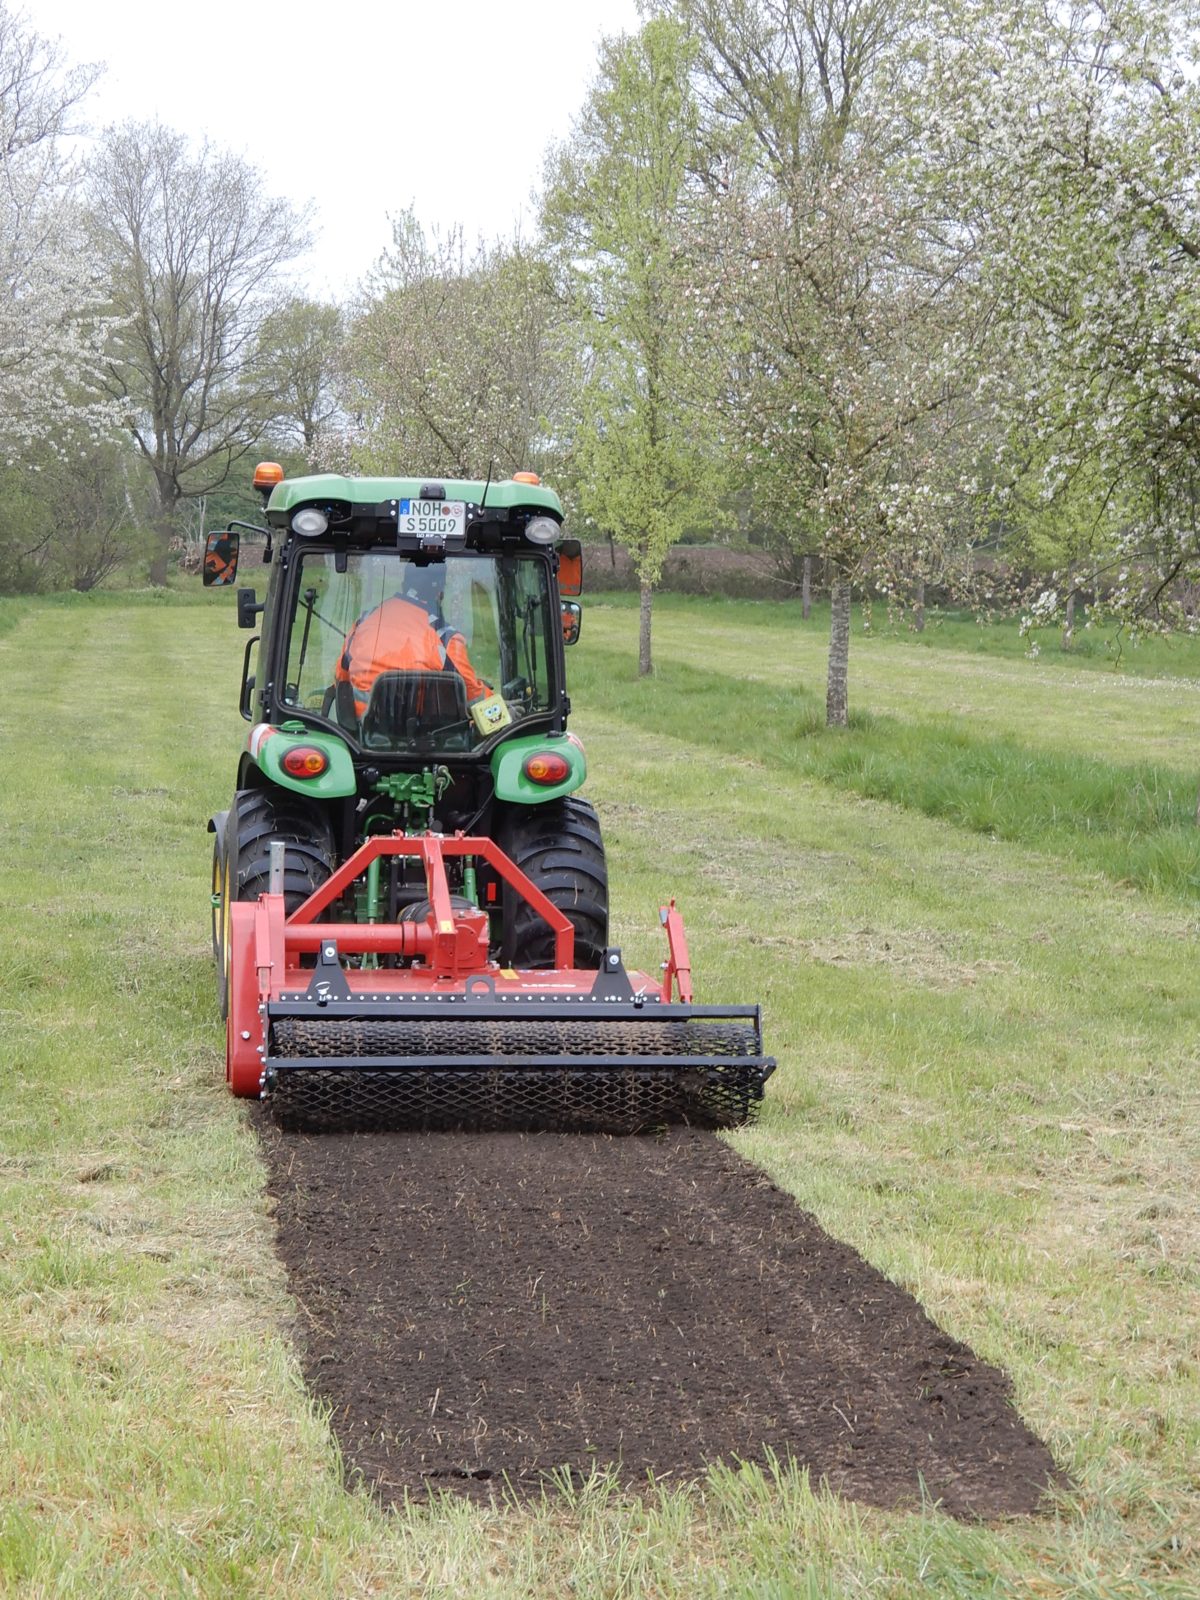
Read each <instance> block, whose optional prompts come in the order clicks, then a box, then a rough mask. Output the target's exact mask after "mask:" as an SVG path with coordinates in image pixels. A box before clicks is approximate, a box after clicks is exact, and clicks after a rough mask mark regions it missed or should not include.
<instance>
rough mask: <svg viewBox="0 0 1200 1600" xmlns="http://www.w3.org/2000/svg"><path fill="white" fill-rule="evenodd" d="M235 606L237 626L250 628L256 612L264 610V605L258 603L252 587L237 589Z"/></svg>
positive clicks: (256, 614)
mask: <svg viewBox="0 0 1200 1600" xmlns="http://www.w3.org/2000/svg"><path fill="white" fill-rule="evenodd" d="M237 608H238V627H239V628H252V627H253V626H254V619H255V617H257V616H258V613H259V612H260V611H265V610H266V607H265V605H260V604H259V602H258V601H257V600H256V599H255V597H254V590H253V589H239V590H238V598H237Z"/></svg>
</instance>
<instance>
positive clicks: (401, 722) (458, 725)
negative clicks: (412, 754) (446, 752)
mask: <svg viewBox="0 0 1200 1600" xmlns="http://www.w3.org/2000/svg"><path fill="white" fill-rule="evenodd" d="M439 735H440V736H441V737H439ZM454 735H457V737H454ZM469 735H470V723H469V721H468V719H467V686H466V684H465V683H464V682H463V681H462V678H461V677H460V676H459V674H458V673H457V672H381V673H380V674H379V676H378V677H377V678H376V679H375V682H374V683H373V684H372V685H371V698H370V700H369V701H368V703H367V709H366V711H365V712H364V713H363V719H362V727H361V729H360V731H359V739H360V740H361V742H362V743H363V744H364V745H366V746H367V747H368V748H370V749H375V750H384V749H388V750H390V749H394V748H395V747H396V746H397V745H398V744H403V745H411V746H415V747H416V748H418V749H420V748H422V747H425V748H433V747H434V746H435V745H436V746H439V747H441V748H443V749H447V748H451V749H466V748H467V746H468V744H469V742H470V738H469Z"/></svg>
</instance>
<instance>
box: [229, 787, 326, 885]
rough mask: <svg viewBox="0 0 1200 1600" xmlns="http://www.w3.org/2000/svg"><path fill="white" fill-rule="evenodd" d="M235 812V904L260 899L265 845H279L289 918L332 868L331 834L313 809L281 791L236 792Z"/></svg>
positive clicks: (266, 871)
mask: <svg viewBox="0 0 1200 1600" xmlns="http://www.w3.org/2000/svg"><path fill="white" fill-rule="evenodd" d="M234 804H235V807H236V811H237V835H236V838H237V888H236V892H235V894H234V899H235V900H257V899H258V897H259V895H261V894H266V892H267V885H268V883H269V881H270V876H271V845H272V844H273V843H275V842H276V841H277V840H282V842H283V844H284V847H285V848H284V868H283V902H284V905H285V906H286V907H287V913H288V916H289V917H290V916H291V914H292V912H293V911H295V909H296V907H297V906H299V905H302V904H303V903H304V901H305V900H307V899H308V897H309V895H310V894H312V893H313V891H314V890H316V889H319V888H320V887H321V885H322V884H323V883H324V882H325V880H326V878H328V877H329V875H330V873H331V872H332V871H333V867H334V849H333V829H332V828H331V827H330V825H329V821H328V819H327V818H326V817H325V816H323V815H322V813H321V812H320V811H319V810H318V809H317V807H316V806H314V805H310V804H309V803H308V802H307V801H305V800H303V799H301V798H300V796H299V795H292V794H289V793H287V792H286V791H284V790H272V789H242V790H239V792H238V795H237V797H236V800H235V802H234Z"/></svg>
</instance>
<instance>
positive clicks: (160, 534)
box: [149, 512, 175, 589]
mask: <svg viewBox="0 0 1200 1600" xmlns="http://www.w3.org/2000/svg"><path fill="white" fill-rule="evenodd" d="M174 532H175V527H174V519H173V518H172V517H171V516H170V515H169V514H168V515H166V516H164V515H163V514H162V513H161V512H160V513H159V515H158V516H156V517H155V519H154V527H153V533H154V544H153V546H152V549H151V556H150V574H149V576H150V582H151V583H152V584H153V585H154V587H155V588H156V589H161V588H163V587H164V586H165V585H166V581H167V571H168V568H169V565H170V558H171V538H172V536H173V534H174Z"/></svg>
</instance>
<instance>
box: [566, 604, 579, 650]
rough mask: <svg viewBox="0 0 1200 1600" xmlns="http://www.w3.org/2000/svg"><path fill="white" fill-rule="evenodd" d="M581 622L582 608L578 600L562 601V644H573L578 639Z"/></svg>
mask: <svg viewBox="0 0 1200 1600" xmlns="http://www.w3.org/2000/svg"><path fill="white" fill-rule="evenodd" d="M582 622H583V607H582V606H581V605H580V604H579V601H578V600H564V601H563V603H562V630H563V643H564V644H574V643H575V641H576V639H578V637H579V629H580V625H581V624H582Z"/></svg>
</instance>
